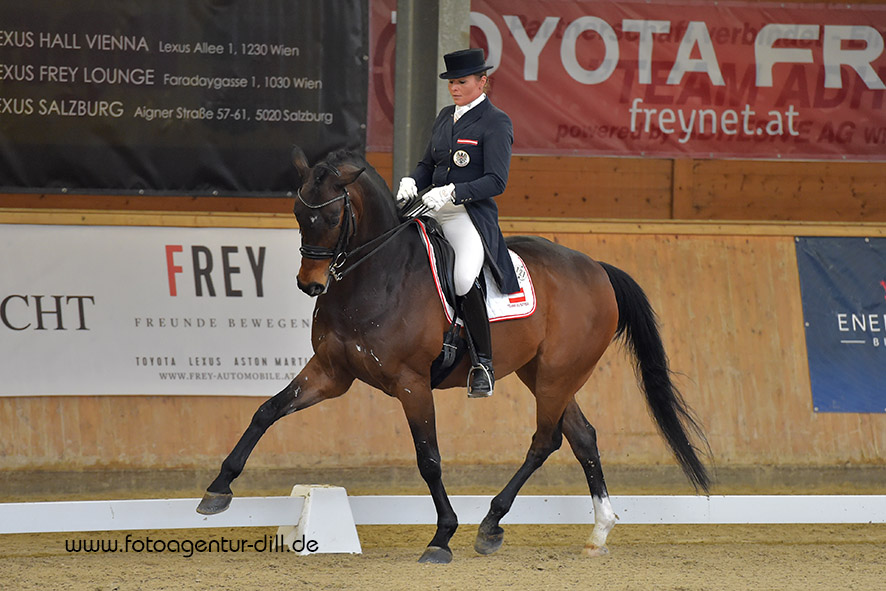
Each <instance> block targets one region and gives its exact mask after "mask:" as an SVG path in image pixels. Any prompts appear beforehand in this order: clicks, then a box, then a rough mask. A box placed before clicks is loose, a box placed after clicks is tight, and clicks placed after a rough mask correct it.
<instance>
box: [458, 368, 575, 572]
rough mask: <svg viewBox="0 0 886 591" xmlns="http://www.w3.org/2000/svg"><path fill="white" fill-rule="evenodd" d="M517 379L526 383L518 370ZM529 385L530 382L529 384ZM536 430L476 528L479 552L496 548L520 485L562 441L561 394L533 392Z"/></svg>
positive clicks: (499, 544) (477, 549)
mask: <svg viewBox="0 0 886 591" xmlns="http://www.w3.org/2000/svg"><path fill="white" fill-rule="evenodd" d="M518 375H519V376H520V379H521V380H523V381H524V382H525V383H527V385H529V384H530V383H531V382H528V381H527V379H526V378H527V375H528V374H524V373H523V372H518ZM530 388H532V386H530ZM557 391H560V392H563V391H564V389H560V388H557V387H556V385H552V387H551V392H557ZM536 400H537V402H536V406H537V409H536V412H537V418H536V431H535V434H534V435H533V436H532V443H531V445H530V446H529V451H528V452H527V454H526V459H525V460H524V461H523V464H522V465H521V466H520V468H519V469H518V470H517V472H516V474H514V476H513V477H512V478H511V480H510V481H509V482H508V484H507V485H506V486H505V487H504V488H503V489H502V491H501V492H500V493H498V494H497V495H496V496H495V497H494V498H493V499H492V503H491V504H490V506H489V512H488V513H487V514H486V517H484V518H483V521H482V522H481V523H480V527H479V529H478V530H477V538H476V540H475V541H474V550H476V551H477V552H478V553H480V554H492V553H493V552H495V551H496V550H498V549H499V548H500V547H501V545H502V542H503V541H504V530H503V529H502V528H501V526H500V525H499V522H500V521H501V519H502V518H503V517H504V516H505V514H507V512H508V511H510V509H511V505H513V503H514V499H515V498H516V497H517V493H518V492H520V488H522V487H523V485H524V484H525V483H526V481H527V480H529V477H530V476H532V474H533V472H535V471H536V470H538V468H540V467H541V465H542V464H544V462H545V460H547V459H548V456H550V455H551V454H552V453H554V452H555V451H557V450H558V449H559V448H560V445H561V444H562V443H563V434H562V432H561V430H560V428H561V427H560V423H561V420H562V416H563V406H562V404H564V396H562V395H560V396H558V395H556V394H548V395H546V394H545V393H542V394H541V395H539V392H536Z"/></svg>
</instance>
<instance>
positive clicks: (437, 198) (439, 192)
mask: <svg viewBox="0 0 886 591" xmlns="http://www.w3.org/2000/svg"><path fill="white" fill-rule="evenodd" d="M421 200H422V202H423V203H424V204H425V205H427V206H428V207H429V208H430V209H431V211H437V210H438V209H440V208H441V207H443V206H444V205H446V203H449V202H451V201H454V200H455V185H453V184H452V183H450V184H448V185H445V186H443V187H434V188H433V189H431V190H430V191H428V192H427V193H425V194H424V195H422V198H421Z"/></svg>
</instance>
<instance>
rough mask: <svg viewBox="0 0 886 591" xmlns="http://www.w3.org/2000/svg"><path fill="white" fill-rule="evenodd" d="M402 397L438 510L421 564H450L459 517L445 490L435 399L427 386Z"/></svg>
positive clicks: (416, 449)
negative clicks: (431, 536) (433, 531)
mask: <svg viewBox="0 0 886 591" xmlns="http://www.w3.org/2000/svg"><path fill="white" fill-rule="evenodd" d="M399 398H400V402H401V404H402V405H403V410H404V412H405V413H406V420H407V421H408V422H409V430H410V431H411V432H412V441H413V443H414V444H415V456H416V460H417V461H418V470H419V472H420V473H421V477H422V478H423V479H424V481H425V482H426V483H427V485H428V490H429V491H430V493H431V498H432V499H433V501H434V507H435V508H436V510H437V531H436V532H435V533H434V537H433V539H432V540H431V542H430V543H429V544H428V547H427V549H426V550H425V551H424V553H423V554H422V555H421V557H420V558H419V559H418V561H419V562H430V563H437V564H447V563H449V562H451V561H452V550H450V549H449V540H450V539H452V536H453V534H455V530H456V529H458V517H457V516H456V514H455V511H454V510H453V509H452V504H451V503H450V502H449V497H448V496H447V494H446V489H445V488H444V487H443V470H442V467H441V465H440V449H439V447H438V445H437V426H436V418H435V413H434V398H433V395H432V394H431V390H430V388H428V387H427V386H424V387H421V386H419V387H414V388H409V389H408V390H407V393H406V394H404V395H402V396H400V397H399Z"/></svg>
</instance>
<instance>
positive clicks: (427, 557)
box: [418, 546, 452, 564]
mask: <svg viewBox="0 0 886 591" xmlns="http://www.w3.org/2000/svg"><path fill="white" fill-rule="evenodd" d="M418 561H419V562H427V563H429V564H449V563H450V562H452V551H451V550H450V549H449V548H441V547H440V546H428V547H427V549H426V550H425V552H424V554H422V555H421V558H419V559H418Z"/></svg>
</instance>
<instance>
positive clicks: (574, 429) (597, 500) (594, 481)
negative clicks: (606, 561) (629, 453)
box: [562, 400, 615, 556]
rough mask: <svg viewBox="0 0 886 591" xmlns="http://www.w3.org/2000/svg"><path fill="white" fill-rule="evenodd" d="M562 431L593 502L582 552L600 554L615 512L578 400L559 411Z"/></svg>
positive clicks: (592, 432) (591, 432)
mask: <svg viewBox="0 0 886 591" xmlns="http://www.w3.org/2000/svg"><path fill="white" fill-rule="evenodd" d="M562 426H563V434H564V435H565V436H566V440H567V441H568V442H569V445H570V446H571V447H572V452H573V453H574V454H575V457H576V458H578V461H579V463H581V467H582V469H583V470H584V473H585V477H586V478H587V480H588V487H589V488H590V491H591V499H592V500H593V502H594V530H593V531H592V532H591V537H590V538H588V541H587V542H585V547H584V550H583V551H582V553H583V554H585V555H586V556H602V555H604V554H608V553H609V550H608V549H607V548H606V538H607V536H608V535H609V532H610V531H611V530H612V527H613V526H614V525H615V513H614V512H613V511H612V505H611V504H610V503H609V493H607V492H606V482H605V481H604V480H603V469H602V468H601V467H600V453H599V451H598V450H597V433H596V431H595V430H594V427H593V426H592V425H591V424H590V423H589V422H588V420H587V419H586V418H585V416H584V415H583V414H582V412H581V409H579V407H578V403H577V402H575V400H572V401H571V402H570V403H569V405H568V406H567V407H566V412H564V413H563V423H562Z"/></svg>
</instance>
